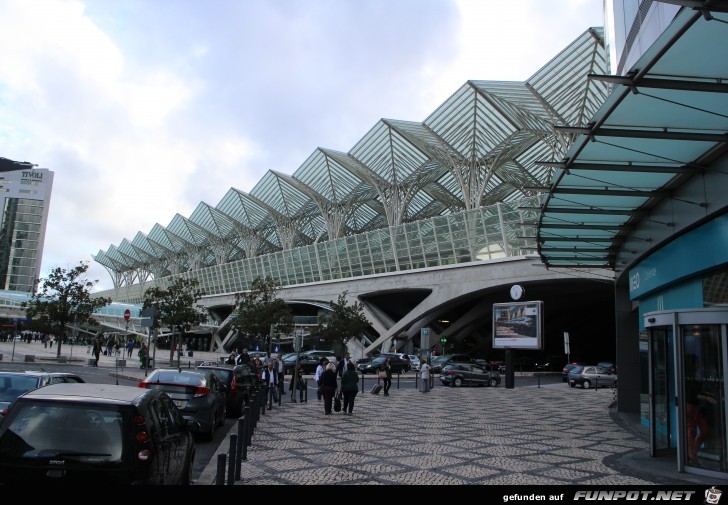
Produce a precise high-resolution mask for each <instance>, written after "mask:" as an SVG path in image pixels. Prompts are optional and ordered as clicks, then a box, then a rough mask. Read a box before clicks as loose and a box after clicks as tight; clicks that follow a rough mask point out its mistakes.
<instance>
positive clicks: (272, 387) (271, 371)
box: [262, 361, 278, 404]
mask: <svg viewBox="0 0 728 505" xmlns="http://www.w3.org/2000/svg"><path fill="white" fill-rule="evenodd" d="M262 379H263V383H264V384H266V385H267V386H268V398H269V400H268V402H269V403H270V404H273V403H277V402H278V370H277V369H276V367H275V362H273V361H269V362H268V367H267V368H266V369H265V370H263V375H262Z"/></svg>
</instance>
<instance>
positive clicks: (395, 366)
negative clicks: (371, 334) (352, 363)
mask: <svg viewBox="0 0 728 505" xmlns="http://www.w3.org/2000/svg"><path fill="white" fill-rule="evenodd" d="M387 358H389V359H391V360H392V362H391V364H390V370H391V371H392V374H398V373H405V372H408V371H409V370H410V367H411V366H412V365H410V360H409V359H406V360H405V359H402V358H400V357H399V356H383V355H380V356H377V357H376V358H374V359H373V360H371V361H370V362H368V363H361V364H358V365H357V366H356V368H357V370H359V371H360V372H361V373H363V374H365V373H377V372H379V370H380V369H381V368H382V366H383V365H384V363H385V362H386V361H387Z"/></svg>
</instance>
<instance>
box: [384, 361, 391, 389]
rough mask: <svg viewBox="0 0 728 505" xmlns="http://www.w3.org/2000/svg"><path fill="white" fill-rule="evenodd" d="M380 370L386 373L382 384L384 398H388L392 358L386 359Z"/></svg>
mask: <svg viewBox="0 0 728 505" xmlns="http://www.w3.org/2000/svg"><path fill="white" fill-rule="evenodd" d="M382 370H383V371H385V372H386V373H387V376H386V377H385V378H384V379H382V382H383V383H384V396H389V388H391V387H392V358H387V361H385V362H384V364H383V365H382Z"/></svg>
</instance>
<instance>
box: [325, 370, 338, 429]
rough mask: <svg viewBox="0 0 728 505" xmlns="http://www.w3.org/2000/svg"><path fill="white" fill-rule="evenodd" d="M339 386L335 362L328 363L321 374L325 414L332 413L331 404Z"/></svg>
mask: <svg viewBox="0 0 728 505" xmlns="http://www.w3.org/2000/svg"><path fill="white" fill-rule="evenodd" d="M338 387H339V383H338V382H337V380H336V367H335V366H334V364H333V363H327V365H326V370H324V372H323V373H322V374H321V394H322V395H323V397H324V414H325V415H327V416H328V415H329V414H331V404H332V403H333V400H334V395H335V394H336V390H337V389H338Z"/></svg>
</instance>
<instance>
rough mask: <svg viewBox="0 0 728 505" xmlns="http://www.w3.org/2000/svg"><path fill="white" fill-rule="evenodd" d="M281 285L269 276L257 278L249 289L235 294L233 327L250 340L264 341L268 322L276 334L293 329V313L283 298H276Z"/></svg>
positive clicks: (289, 331)
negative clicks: (273, 326) (273, 327)
mask: <svg viewBox="0 0 728 505" xmlns="http://www.w3.org/2000/svg"><path fill="white" fill-rule="evenodd" d="M279 291H280V285H279V284H278V283H277V282H276V281H275V280H274V279H271V278H267V279H265V280H263V279H261V278H260V277H257V278H256V279H255V280H254V281H253V284H252V286H251V289H250V291H246V292H242V293H236V295H235V307H234V309H233V310H235V311H237V313H236V315H235V316H234V317H233V320H232V321H231V324H232V326H233V327H234V328H237V330H238V331H239V332H240V333H242V334H243V335H247V336H248V337H250V338H252V339H262V340H266V339H267V338H268V337H269V336H270V328H271V325H275V327H276V329H275V332H276V333H277V334H283V335H285V334H289V333H291V332H292V331H293V314H292V313H291V311H290V309H289V308H288V306H287V305H286V302H284V301H283V300H282V299H280V298H278V292H279Z"/></svg>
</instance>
